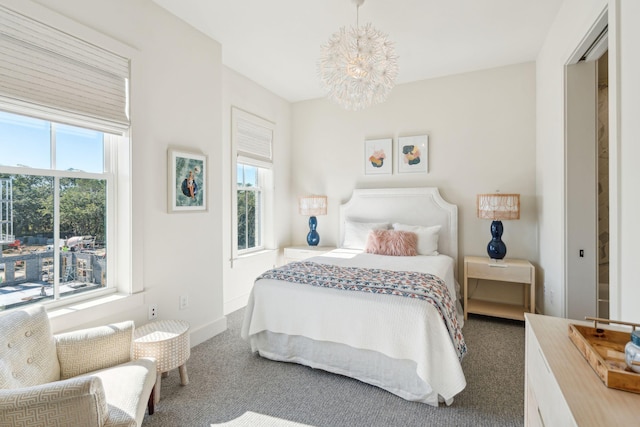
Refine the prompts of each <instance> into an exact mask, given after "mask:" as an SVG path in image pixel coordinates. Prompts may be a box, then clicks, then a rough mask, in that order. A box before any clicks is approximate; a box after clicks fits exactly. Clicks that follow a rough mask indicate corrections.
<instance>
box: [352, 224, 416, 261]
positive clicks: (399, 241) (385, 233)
mask: <svg viewBox="0 0 640 427" xmlns="http://www.w3.org/2000/svg"><path fill="white" fill-rule="evenodd" d="M417 247H418V236H417V235H416V233H413V232H410V231H398V230H371V231H370V232H369V237H368V238H367V244H366V246H365V248H364V251H365V252H367V253H370V254H378V255H391V256H416V255H418V249H417Z"/></svg>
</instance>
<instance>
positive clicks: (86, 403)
mask: <svg viewBox="0 0 640 427" xmlns="http://www.w3.org/2000/svg"><path fill="white" fill-rule="evenodd" d="M103 390H104V389H103V387H102V381H101V379H100V378H98V377H91V376H86V377H78V378H72V379H69V380H65V381H56V382H52V383H48V384H41V385H36V386H31V387H24V388H19V389H12V390H0V414H2V417H0V425H2V426H15V427H22V426H24V427H47V426H53V425H59V426H94V425H96V426H101V425H104V424H105V422H106V421H107V403H106V399H105V394H104V391H103Z"/></svg>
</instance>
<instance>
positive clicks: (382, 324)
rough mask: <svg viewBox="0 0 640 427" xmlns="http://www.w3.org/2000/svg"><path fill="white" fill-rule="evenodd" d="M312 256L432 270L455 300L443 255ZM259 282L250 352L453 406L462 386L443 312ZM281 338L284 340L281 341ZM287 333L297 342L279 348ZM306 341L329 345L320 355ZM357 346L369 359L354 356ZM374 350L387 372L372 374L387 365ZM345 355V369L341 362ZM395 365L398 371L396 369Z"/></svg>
mask: <svg viewBox="0 0 640 427" xmlns="http://www.w3.org/2000/svg"><path fill="white" fill-rule="evenodd" d="M310 261H315V262H319V263H327V264H335V265H340V266H352V267H363V268H380V269H387V270H395V271H419V272H424V273H431V274H434V275H436V276H438V277H440V278H442V279H443V280H444V281H445V283H446V284H447V288H448V289H449V292H450V294H451V298H452V299H453V300H455V301H457V283H456V281H455V279H454V275H453V265H454V262H453V259H452V258H450V257H448V256H445V255H438V256H417V257H391V256H382V255H374V254H366V253H361V252H359V251H351V250H346V249H338V250H335V251H332V252H330V253H328V254H326V255H323V256H318V257H314V258H311V259H310ZM259 282H260V283H256V285H255V286H254V287H253V290H252V292H251V296H250V298H249V302H248V305H247V309H246V312H245V320H244V324H243V327H242V332H241V335H242V337H243V338H244V339H247V340H249V341H250V343H251V347H252V351H258V352H260V354H261V355H262V356H264V357H268V358H272V359H275V360H286V361H295V362H297V363H302V364H306V365H309V366H312V367H316V368H321V369H325V370H328V371H331V372H336V373H340V374H343V375H347V376H352V377H354V378H357V379H360V380H362V381H365V382H368V383H370V384H373V385H376V386H379V387H381V388H384V389H386V390H388V391H390V392H392V393H395V394H397V395H399V396H401V397H403V398H405V399H408V400H415V401H420V402H424V403H428V404H431V405H438V401H439V400H440V401H445V402H446V403H447V404H451V402H452V401H453V397H454V396H455V395H456V394H458V393H459V392H460V391H462V390H463V389H464V387H465V386H466V380H465V377H464V373H463V371H462V367H461V365H460V361H459V359H458V356H457V354H456V350H455V347H454V345H453V344H452V342H451V338H450V336H449V333H448V331H447V329H446V327H445V325H444V322H443V320H442V318H441V317H440V314H439V313H438V311H437V310H436V308H435V307H433V306H432V305H431V304H429V303H427V302H425V301H421V300H415V299H412V298H405V297H400V296H393V295H378V294H370V293H366V292H357V291H345V290H338V289H327V288H318V287H315V286H309V285H300V284H292V283H288V282H282V281H278V280H271V279H268V280H266V279H261V280H260V281H259ZM458 305H459V304H458ZM459 311H460V310H459ZM461 314H462V313H461V312H460V313H459V316H458V319H459V321H460V325H462V315H461ZM284 336H289V337H287V340H282V339H281V338H282V337H284ZM291 336H293V337H299V338H300V339H299V340H298V341H297V342H296V343H295V345H294V346H289V347H287V348H284V349H283V348H281V347H282V345H287V344H286V343H287V342H288V340H290V337H291ZM278 337H279V338H278ZM269 340H272V342H271V343H270V344H269V343H268V341H269ZM310 342H312V343H314V344H317V345H319V343H322V342H327V343H330V344H328V346H325V348H324V349H323V350H322V352H319V350H318V348H316V347H317V346H316V347H314V348H313V350H309V349H306V348H305V347H307V346H308V343H310ZM331 343H335V344H338V345H333V344H331ZM327 349H330V350H327ZM341 349H344V350H345V351H346V353H345V354H344V355H341V357H342V361H340V360H339V359H340V357H334V355H332V354H331V352H336V351H341ZM354 350H355V351H354ZM361 350H364V351H361ZM357 351H361V352H360V353H362V357H364V356H366V357H368V358H369V359H367V361H365V360H364V359H363V360H358V359H359V358H360V354H359V353H357ZM291 353H293V354H291ZM321 353H324V355H323V354H321ZM376 353H379V354H380V355H382V356H381V357H382V358H383V359H384V363H385V364H387V365H390V367H391V371H390V372H377V371H380V370H389V369H390V368H389V366H386V365H385V366H386V367H383V368H380V365H379V364H378V362H377V361H374V360H373V359H371V357H376V358H379V355H378V354H376ZM354 355H356V356H354ZM318 358H320V359H318ZM327 358H328V359H330V360H329V361H327ZM354 359H356V360H354ZM345 360H346V363H347V364H348V366H343V365H345ZM360 362H361V363H360ZM365 365H373V366H374V368H370V367H369V368H368V367H367V366H365ZM396 367H397V369H398V372H397V375H396V373H394V372H393V369H395V368H396ZM371 369H373V370H374V371H373V372H372V371H371ZM401 371H402V372H401ZM410 376H415V378H410ZM396 377H397V378H396Z"/></svg>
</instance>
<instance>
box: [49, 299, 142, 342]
mask: <svg viewBox="0 0 640 427" xmlns="http://www.w3.org/2000/svg"><path fill="white" fill-rule="evenodd" d="M143 304H144V296H143V294H142V293H137V294H133V295H128V294H120V293H110V294H108V295H103V296H100V297H97V298H93V299H89V300H82V301H78V302H71V303H69V304H66V305H62V306H57V307H52V308H49V309H48V310H47V314H48V315H49V320H50V322H51V329H52V331H53V333H60V332H63V331H66V330H70V329H79V328H83V326H82V325H83V324H87V323H90V322H93V321H95V320H97V319H101V318H104V317H108V316H112V315H113V314H114V313H118V312H121V311H125V310H129V309H133V308H135V307H139V306H141V305H143Z"/></svg>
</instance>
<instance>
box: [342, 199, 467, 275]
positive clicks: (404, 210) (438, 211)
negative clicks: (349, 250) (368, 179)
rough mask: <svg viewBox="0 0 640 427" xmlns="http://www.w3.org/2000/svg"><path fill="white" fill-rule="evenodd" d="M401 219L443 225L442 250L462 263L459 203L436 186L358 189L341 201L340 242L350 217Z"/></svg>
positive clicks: (425, 224) (403, 222) (440, 244)
mask: <svg viewBox="0 0 640 427" xmlns="http://www.w3.org/2000/svg"><path fill="white" fill-rule="evenodd" d="M347 219H348V220H352V221H360V222H385V221H387V222H390V223H394V222H399V223H402V224H411V225H423V226H431V225H438V224H440V225H442V228H441V229H440V235H439V238H438V252H440V253H442V254H445V255H449V256H450V257H452V258H453V259H454V260H455V265H456V268H455V269H454V271H455V272H456V276H457V270H458V268H457V266H458V207H457V206H456V205H453V204H451V203H449V202H447V201H445V200H444V199H443V198H442V196H440V192H439V191H438V189H437V188H436V187H423V188H381V189H358V190H354V191H353V194H352V195H351V199H350V200H349V201H348V202H346V203H344V204H342V205H340V246H342V243H343V242H344V226H345V221H346V220H347Z"/></svg>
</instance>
